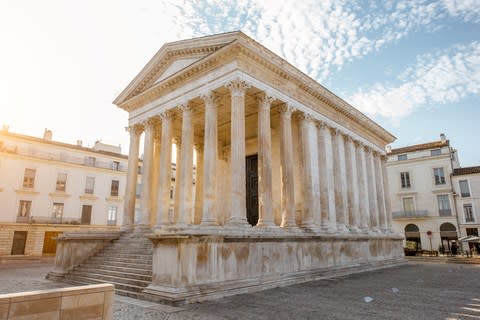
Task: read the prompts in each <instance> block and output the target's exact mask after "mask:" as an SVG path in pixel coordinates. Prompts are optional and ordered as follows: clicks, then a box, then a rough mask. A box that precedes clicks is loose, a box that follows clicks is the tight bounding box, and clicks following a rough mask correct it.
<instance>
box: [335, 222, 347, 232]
mask: <svg viewBox="0 0 480 320" xmlns="http://www.w3.org/2000/svg"><path fill="white" fill-rule="evenodd" d="M337 231H338V232H341V233H347V232H349V230H348V228H347V227H346V226H345V225H344V224H337Z"/></svg>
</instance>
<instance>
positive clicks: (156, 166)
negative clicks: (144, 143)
mask: <svg viewBox="0 0 480 320" xmlns="http://www.w3.org/2000/svg"><path fill="white" fill-rule="evenodd" d="M155 123H156V124H155V134H154V139H153V174H152V192H151V195H152V210H151V212H152V213H151V214H150V225H152V226H154V225H156V223H157V215H156V213H157V199H156V195H157V194H158V175H159V174H160V171H159V170H160V148H161V136H162V135H161V133H162V132H161V130H162V128H161V126H160V121H159V120H158V119H157V120H156V122H155Z"/></svg>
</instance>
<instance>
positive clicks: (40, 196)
mask: <svg viewBox="0 0 480 320" xmlns="http://www.w3.org/2000/svg"><path fill="white" fill-rule="evenodd" d="M120 151H121V150H120V147H119V146H112V145H108V144H104V143H101V142H96V143H95V145H94V146H93V147H84V146H82V143H81V141H78V142H77V144H67V143H62V142H57V141H54V140H52V132H51V131H49V130H45V133H44V135H43V137H42V138H37V137H32V136H27V135H22V134H18V133H13V132H10V131H9V130H8V127H6V126H4V127H3V129H2V130H1V131H0V255H10V254H13V255H19V254H25V255H42V254H54V253H55V250H56V241H55V238H56V237H57V236H58V235H59V234H61V233H64V232H66V231H73V230H84V231H85V230H117V229H118V227H117V226H119V225H121V224H122V217H123V196H124V193H125V180H126V170H127V156H125V155H122V154H121V153H120Z"/></svg>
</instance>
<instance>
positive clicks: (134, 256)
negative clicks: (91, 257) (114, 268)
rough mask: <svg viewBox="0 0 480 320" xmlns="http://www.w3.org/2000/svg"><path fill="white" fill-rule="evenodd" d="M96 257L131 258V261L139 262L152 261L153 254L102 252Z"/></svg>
mask: <svg viewBox="0 0 480 320" xmlns="http://www.w3.org/2000/svg"><path fill="white" fill-rule="evenodd" d="M96 257H105V258H110V257H116V258H129V259H139V260H152V254H140V253H138V252H137V253H126V252H119V253H115V254H113V253H110V252H100V253H99V254H97V255H96Z"/></svg>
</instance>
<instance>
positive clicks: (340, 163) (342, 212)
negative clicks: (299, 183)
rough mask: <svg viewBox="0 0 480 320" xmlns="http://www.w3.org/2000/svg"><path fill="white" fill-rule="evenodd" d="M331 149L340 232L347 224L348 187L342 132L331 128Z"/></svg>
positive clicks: (343, 230) (345, 229) (345, 228)
mask: <svg viewBox="0 0 480 320" xmlns="http://www.w3.org/2000/svg"><path fill="white" fill-rule="evenodd" d="M332 137H333V150H334V157H335V165H334V169H335V170H334V173H335V204H336V207H337V228H338V231H340V232H345V231H347V224H348V194H347V192H348V189H347V172H346V163H345V143H344V140H343V134H342V133H341V132H340V131H339V130H338V129H333V131H332Z"/></svg>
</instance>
